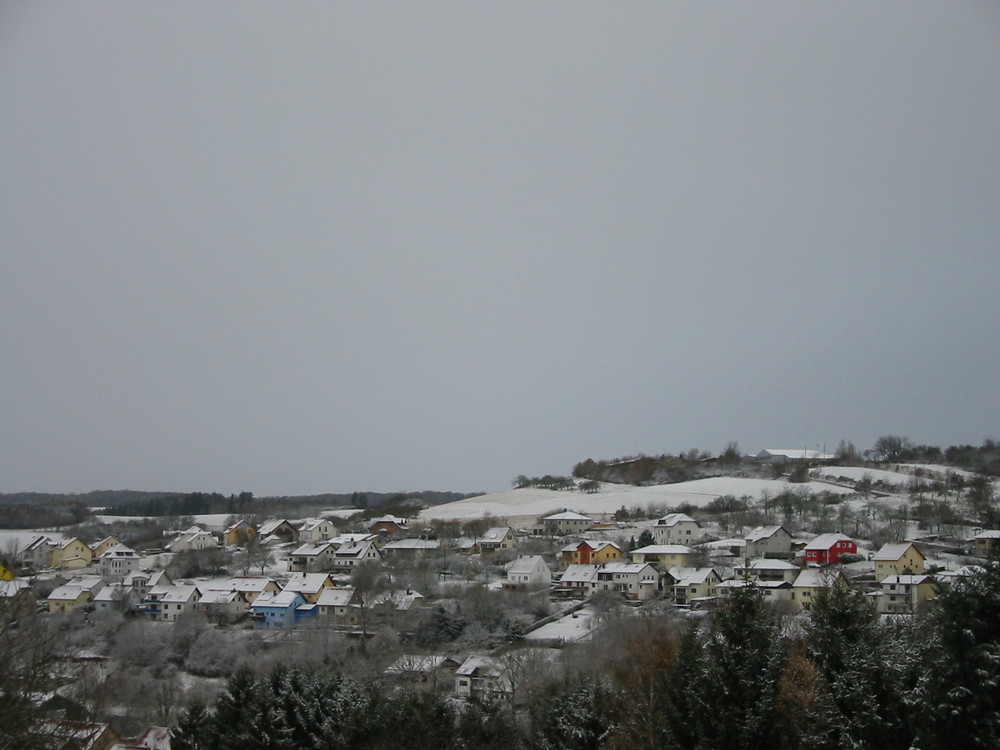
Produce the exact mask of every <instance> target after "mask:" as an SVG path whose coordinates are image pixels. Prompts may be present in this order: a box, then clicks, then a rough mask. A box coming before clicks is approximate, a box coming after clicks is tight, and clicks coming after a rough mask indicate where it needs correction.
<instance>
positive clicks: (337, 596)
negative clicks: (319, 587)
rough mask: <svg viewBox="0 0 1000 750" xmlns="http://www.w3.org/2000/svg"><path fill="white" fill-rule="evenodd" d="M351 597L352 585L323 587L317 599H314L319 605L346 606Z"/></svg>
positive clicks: (352, 596)
mask: <svg viewBox="0 0 1000 750" xmlns="http://www.w3.org/2000/svg"><path fill="white" fill-rule="evenodd" d="M353 598H354V587H353V586H336V587H334V588H326V589H323V592H322V593H321V594H320V595H319V599H317V600H316V604H317V605H318V606H320V607H346V606H348V605H349V604H350V603H351V599H353Z"/></svg>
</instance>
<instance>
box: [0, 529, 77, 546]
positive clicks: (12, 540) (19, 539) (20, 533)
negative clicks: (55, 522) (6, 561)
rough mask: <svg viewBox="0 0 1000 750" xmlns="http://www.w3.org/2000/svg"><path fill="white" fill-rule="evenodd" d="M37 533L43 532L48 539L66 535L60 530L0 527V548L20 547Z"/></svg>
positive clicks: (61, 537) (56, 538)
mask: <svg viewBox="0 0 1000 750" xmlns="http://www.w3.org/2000/svg"><path fill="white" fill-rule="evenodd" d="M39 534H45V536H47V537H49V539H55V540H57V541H58V540H60V539H63V538H64V537H65V536H66V535H65V534H64V533H62V532H61V531H38V530H37V529H17V530H14V529H0V550H3V551H6V550H7V549H12V548H14V547H15V546H16V548H17V549H21V547H23V546H24V545H26V544H27V543H28V542H30V541H31V540H32V539H33V538H35V537H36V536H38V535H39Z"/></svg>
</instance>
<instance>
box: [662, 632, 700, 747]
mask: <svg viewBox="0 0 1000 750" xmlns="http://www.w3.org/2000/svg"><path fill="white" fill-rule="evenodd" d="M702 667H703V665H702V642H701V630H700V629H699V627H698V624H697V623H691V625H690V626H689V627H688V628H687V629H686V630H685V631H684V633H683V635H682V636H681V640H680V644H679V646H678V649H677V660H676V661H675V662H674V664H673V665H672V666H670V667H668V668H667V670H666V673H665V675H664V678H665V680H664V682H665V684H664V702H665V703H666V705H667V709H666V714H667V733H668V739H667V741H666V743H665V746H666V747H668V748H676V749H677V750H694V748H696V747H697V746H698V727H699V723H698V719H699V716H700V711H701V706H702V701H701V699H700V697H699V692H700V690H701V689H702V681H701V678H702V676H703V671H702Z"/></svg>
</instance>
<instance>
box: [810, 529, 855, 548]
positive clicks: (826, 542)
mask: <svg viewBox="0 0 1000 750" xmlns="http://www.w3.org/2000/svg"><path fill="white" fill-rule="evenodd" d="M853 541H854V540H853V539H851V538H850V537H849V536H846V535H844V534H837V533H833V534H820V535H819V536H818V537H816V538H815V539H813V540H812V541H811V542H809V544H807V545H806V546H805V549H807V550H828V549H830V548H831V547H833V546H834V545H835V544H837V542H853Z"/></svg>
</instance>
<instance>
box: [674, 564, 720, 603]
mask: <svg viewBox="0 0 1000 750" xmlns="http://www.w3.org/2000/svg"><path fill="white" fill-rule="evenodd" d="M667 572H668V573H670V577H671V578H672V579H673V581H674V583H673V588H672V591H673V595H674V603H675V604H690V603H691V600H692V599H703V598H706V597H712V596H718V594H719V589H718V586H719V584H720V583H722V578H720V577H719V574H718V573H717V572H716V570H715V568H671V569H670V570H669V571H667Z"/></svg>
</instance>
